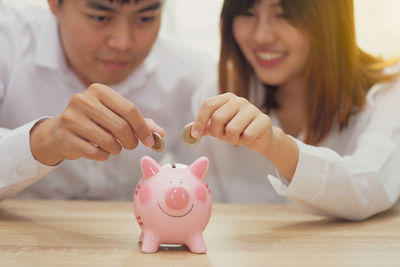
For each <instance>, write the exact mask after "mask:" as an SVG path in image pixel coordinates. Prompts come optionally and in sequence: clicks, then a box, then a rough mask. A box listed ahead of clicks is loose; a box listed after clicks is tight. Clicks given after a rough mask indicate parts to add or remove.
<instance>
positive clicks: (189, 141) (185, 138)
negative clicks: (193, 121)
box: [181, 125, 200, 146]
mask: <svg viewBox="0 0 400 267" xmlns="http://www.w3.org/2000/svg"><path fill="white" fill-rule="evenodd" d="M191 130H192V125H188V126H186V127H185V128H183V131H182V135H181V140H182V142H183V143H184V144H185V145H188V146H195V145H197V144H198V143H199V142H200V139H199V138H194V137H193V136H192V135H191V133H190V132H191Z"/></svg>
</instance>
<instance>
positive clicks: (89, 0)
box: [86, 0, 117, 12]
mask: <svg viewBox="0 0 400 267" xmlns="http://www.w3.org/2000/svg"><path fill="white" fill-rule="evenodd" d="M86 6H87V7H90V8H93V9H97V10H101V11H109V12H116V11H117V10H116V9H115V8H113V7H112V6H109V5H107V4H104V3H102V2H99V1H96V0H86Z"/></svg>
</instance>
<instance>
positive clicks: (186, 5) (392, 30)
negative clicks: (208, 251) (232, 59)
mask: <svg viewBox="0 0 400 267" xmlns="http://www.w3.org/2000/svg"><path fill="white" fill-rule="evenodd" d="M0 1H4V2H7V1H13V2H20V3H21V4H23V3H25V2H29V3H34V4H38V5H43V6H47V0H0ZM333 1H335V0H333ZM222 2H223V0H166V5H165V10H164V15H163V25H162V30H161V32H162V33H163V34H168V35H172V36H174V38H175V39H177V40H179V41H181V42H184V43H187V44H188V45H192V46H195V47H198V48H200V49H202V50H205V51H206V52H208V53H209V54H210V55H211V56H212V57H213V58H215V60H217V59H218V53H219V32H218V28H219V25H218V21H219V13H220V10H221V6H222ZM399 12H400V0H355V16H356V30H357V39H358V42H359V45H360V46H361V48H363V49H364V50H366V51H368V52H370V53H373V54H377V55H381V56H383V57H385V58H387V57H392V56H400V15H399Z"/></svg>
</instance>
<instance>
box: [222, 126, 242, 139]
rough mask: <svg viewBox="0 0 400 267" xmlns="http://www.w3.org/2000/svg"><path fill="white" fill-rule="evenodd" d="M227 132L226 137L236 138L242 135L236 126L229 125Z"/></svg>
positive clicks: (226, 128)
mask: <svg viewBox="0 0 400 267" xmlns="http://www.w3.org/2000/svg"><path fill="white" fill-rule="evenodd" d="M225 132H226V135H228V136H232V137H234V136H237V135H239V134H240V129H239V128H237V127H236V126H234V125H227V126H226V127H225Z"/></svg>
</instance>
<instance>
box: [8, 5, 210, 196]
mask: <svg viewBox="0 0 400 267" xmlns="http://www.w3.org/2000/svg"><path fill="white" fill-rule="evenodd" d="M77 38H79V37H77ZM0 50H1V54H0V127H1V128H0V199H4V198H7V197H10V196H13V195H14V194H16V193H17V192H19V191H21V190H23V189H24V188H26V187H28V189H26V190H24V191H23V192H21V193H20V194H18V195H17V197H20V198H52V199H75V198H76V199H78V198H79V199H81V198H85V199H130V198H131V195H132V191H133V187H134V186H135V184H136V182H137V181H138V179H139V178H140V176H141V172H140V166H139V161H140V158H141V157H142V156H144V155H149V156H151V157H153V158H154V159H156V160H157V161H160V162H161V163H164V162H167V161H176V162H180V163H184V164H190V163H191V161H192V160H194V158H193V153H192V151H191V150H190V149H189V148H187V147H185V146H184V145H183V144H182V143H181V141H180V134H181V131H182V128H183V127H184V125H185V124H186V123H188V122H190V121H192V120H193V115H192V113H191V112H190V110H191V109H190V104H191V103H190V97H191V95H192V93H193V91H194V90H195V89H196V87H197V85H198V84H199V83H200V82H201V81H202V80H203V79H204V77H205V75H206V73H207V72H209V70H210V66H211V65H212V64H213V63H212V61H211V60H209V58H207V56H206V55H205V54H203V53H200V52H198V51H195V50H191V49H190V48H186V47H183V46H177V45H176V44H175V43H172V42H171V41H169V40H168V39H167V38H165V37H160V38H159V39H158V41H157V42H156V43H155V45H154V46H153V49H152V52H151V53H150V55H149V56H148V57H147V59H146V60H145V61H144V62H143V64H142V65H141V66H139V67H138V69H136V70H135V71H134V72H133V73H132V75H131V76H130V77H128V78H127V79H126V80H125V81H124V82H122V83H120V84H116V85H112V88H113V89H114V90H115V91H116V92H117V93H118V94H120V95H121V96H123V97H125V98H127V99H128V100H129V101H131V102H132V103H134V104H135V105H136V106H137V107H138V108H139V110H140V111H141V113H142V114H143V116H144V117H146V118H151V119H153V120H154V121H155V122H156V123H158V124H159V125H160V126H162V127H163V128H164V130H165V133H166V136H165V139H164V141H165V143H166V151H168V152H165V153H156V152H153V151H152V150H151V149H149V148H146V147H144V146H143V145H139V146H138V148H136V149H135V150H132V151H127V150H123V151H122V152H121V153H120V154H119V155H117V156H111V157H110V158H109V160H107V161H105V162H96V161H90V160H87V159H83V158H82V159H79V160H75V161H67V160H66V161H64V162H62V163H61V164H59V166H57V167H49V166H44V165H42V164H40V162H38V161H36V160H35V159H34V158H33V156H32V154H31V151H30V146H29V131H30V129H31V128H32V126H33V125H34V123H35V122H36V121H37V120H38V119H40V118H44V117H53V116H59V115H61V113H62V112H63V110H64V109H65V108H66V107H67V105H68V102H69V99H70V98H71V97H72V96H73V95H74V94H75V93H79V92H82V91H84V90H85V89H86V87H85V86H84V85H83V84H82V83H81V82H80V80H79V79H78V78H77V77H76V76H75V75H74V73H72V71H71V70H70V69H69V68H68V67H67V64H66V62H65V58H64V54H63V51H62V47H61V44H60V40H59V37H58V29H57V23H56V20H55V18H54V17H53V15H52V14H51V13H50V11H49V10H48V9H47V8H41V7H38V6H20V7H19V8H12V7H11V6H9V5H8V4H5V3H0ZM45 174H47V175H46V176H44V175H45ZM42 176H44V177H43V178H41V177H42ZM37 180H39V181H37Z"/></svg>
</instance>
